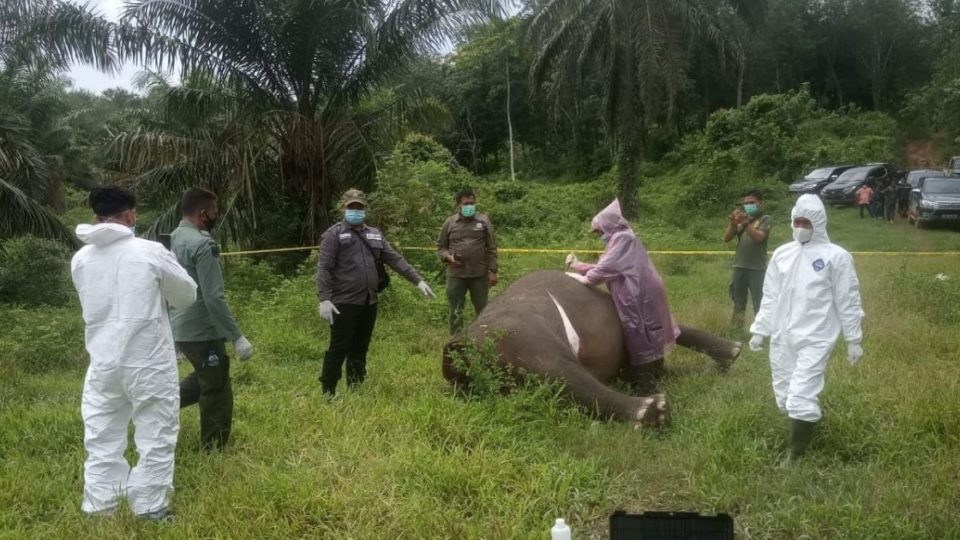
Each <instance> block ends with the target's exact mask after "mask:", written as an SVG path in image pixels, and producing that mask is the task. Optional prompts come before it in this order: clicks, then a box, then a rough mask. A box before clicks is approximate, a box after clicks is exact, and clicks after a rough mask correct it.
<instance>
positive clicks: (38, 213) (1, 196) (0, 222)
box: [0, 178, 81, 249]
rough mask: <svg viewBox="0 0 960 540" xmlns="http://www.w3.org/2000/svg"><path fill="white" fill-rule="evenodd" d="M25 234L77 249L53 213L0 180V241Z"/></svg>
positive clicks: (75, 239)
mask: <svg viewBox="0 0 960 540" xmlns="http://www.w3.org/2000/svg"><path fill="white" fill-rule="evenodd" d="M25 234H33V235H36V236H41V237H44V238H53V239H56V240H59V241H61V242H63V243H64V244H67V245H68V246H70V247H71V248H74V249H75V248H79V247H80V246H81V243H80V241H79V240H77V237H76V236H74V234H73V233H72V232H70V230H69V229H67V228H66V226H64V224H63V223H62V222H61V221H60V219H59V218H57V216H56V215H55V214H54V213H53V212H51V211H50V210H49V209H47V208H46V207H45V206H43V205H42V204H40V203H38V202H37V201H35V200H33V199H31V198H30V197H29V196H27V194H26V193H24V192H23V191H22V190H20V189H19V188H18V187H16V186H15V185H13V184H11V183H10V182H7V181H6V180H4V179H3V178H0V238H10V237H14V236H21V235H25Z"/></svg>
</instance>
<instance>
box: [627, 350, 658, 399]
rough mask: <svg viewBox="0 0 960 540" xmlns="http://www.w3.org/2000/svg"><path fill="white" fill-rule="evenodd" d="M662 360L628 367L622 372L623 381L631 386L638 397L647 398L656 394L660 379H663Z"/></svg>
mask: <svg viewBox="0 0 960 540" xmlns="http://www.w3.org/2000/svg"><path fill="white" fill-rule="evenodd" d="M663 373H664V370H663V358H660V359H658V360H654V361H653V362H647V363H646V364H640V365H638V366H633V365H631V366H629V367H626V368H624V370H623V375H622V376H623V379H624V380H625V381H627V382H628V383H630V384H631V385H632V386H633V391H634V393H635V394H637V395H638V396H649V395H651V394H655V393H657V388H658V386H659V383H660V379H662V378H663Z"/></svg>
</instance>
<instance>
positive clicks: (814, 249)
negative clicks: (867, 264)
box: [750, 195, 863, 463]
mask: <svg viewBox="0 0 960 540" xmlns="http://www.w3.org/2000/svg"><path fill="white" fill-rule="evenodd" d="M791 215H792V218H793V238H794V241H792V242H790V243H788V244H784V245H782V246H780V247H779V248H777V250H776V251H774V253H773V257H772V259H771V260H770V266H769V267H768V268H767V275H766V280H765V282H764V286H763V303H762V304H761V305H760V312H759V313H757V318H756V319H755V320H754V321H753V325H752V326H751V327H750V332H751V333H752V334H753V337H752V338H751V339H750V349H751V350H753V351H760V350H762V349H763V347H764V341H765V340H766V338H768V337H769V338H770V369H771V373H772V378H773V392H774V396H775V398H776V402H777V407H778V408H779V409H780V410H781V411H782V412H784V413H785V414H786V415H787V416H788V417H789V420H790V439H789V455H788V458H787V463H789V462H790V461H793V460H796V459H797V458H799V457H800V456H801V455H802V454H803V453H804V451H805V450H806V448H807V446H808V445H809V444H810V439H811V438H812V437H813V430H814V426H815V425H816V423H817V422H819V421H820V419H821V418H822V416H823V413H822V412H821V410H820V401H819V396H820V392H822V391H823V386H824V380H825V371H826V367H827V359H828V358H830V354H831V353H832V352H833V347H834V346H835V345H836V342H837V338H839V337H840V335H841V334H842V335H843V337H844V339H845V340H846V342H847V360H848V361H849V362H850V364H851V365H856V363H857V362H859V361H860V359H861V358H862V357H863V347H862V346H861V340H862V339H863V332H862V330H861V325H860V323H861V320H862V318H863V310H862V309H861V304H860V284H859V281H858V279H857V272H856V269H855V268H854V264H853V257H852V256H851V255H850V253H848V252H847V251H846V250H844V249H843V248H841V247H840V246H838V245H836V244H833V243H831V242H830V238H829V237H828V236H827V213H826V210H825V209H824V207H823V202H821V201H820V199H819V198H818V197H816V196H813V195H803V196H801V197H800V198H799V199H798V200H797V204H796V206H794V208H793V212H792V213H791Z"/></svg>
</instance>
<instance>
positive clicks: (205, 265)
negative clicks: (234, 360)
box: [170, 220, 242, 342]
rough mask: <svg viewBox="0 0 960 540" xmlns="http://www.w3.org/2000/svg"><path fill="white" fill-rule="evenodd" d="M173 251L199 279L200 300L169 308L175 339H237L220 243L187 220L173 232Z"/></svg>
mask: <svg viewBox="0 0 960 540" xmlns="http://www.w3.org/2000/svg"><path fill="white" fill-rule="evenodd" d="M170 251H173V254H174V255H176V256H177V262H179V263H180V266H182V267H183V268H184V269H185V270H186V271H187V273H188V274H190V277H192V278H193V280H194V281H196V282H197V285H198V287H197V301H196V302H194V303H193V305H191V306H190V307H188V308H184V309H174V308H170V325H171V326H172V327H173V339H174V341H187V342H197V341H218V340H221V339H226V340H228V341H236V340H237V339H239V338H240V336H241V335H242V334H241V333H240V328H239V327H238V326H237V322H236V321H235V320H234V318H233V313H231V312H230V307H229V306H228V305H227V298H226V295H225V294H224V290H223V271H222V269H221V268H220V246H219V245H217V242H216V241H214V239H213V238H212V237H211V236H210V233H209V232H207V231H201V230H200V229H198V228H196V227H195V226H194V225H193V224H192V223H190V222H189V221H187V220H183V221H181V222H180V225H179V226H178V227H177V228H176V229H175V230H174V231H173V233H171V234H170Z"/></svg>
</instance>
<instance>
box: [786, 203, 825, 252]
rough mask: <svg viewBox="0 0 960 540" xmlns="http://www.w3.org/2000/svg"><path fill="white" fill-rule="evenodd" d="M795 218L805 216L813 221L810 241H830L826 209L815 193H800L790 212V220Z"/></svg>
mask: <svg viewBox="0 0 960 540" xmlns="http://www.w3.org/2000/svg"><path fill="white" fill-rule="evenodd" d="M797 218H806V219H809V220H810V223H813V238H811V239H810V242H817V243H819V242H823V243H826V242H830V237H828V236H827V210H826V208H824V207H823V201H821V200H820V197H817V196H816V195H810V194H807V195H801V196H800V198H799V199H797V204H795V205H794V206H793V211H791V212H790V220H791V222H792V221H793V220H794V219H797Z"/></svg>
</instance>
